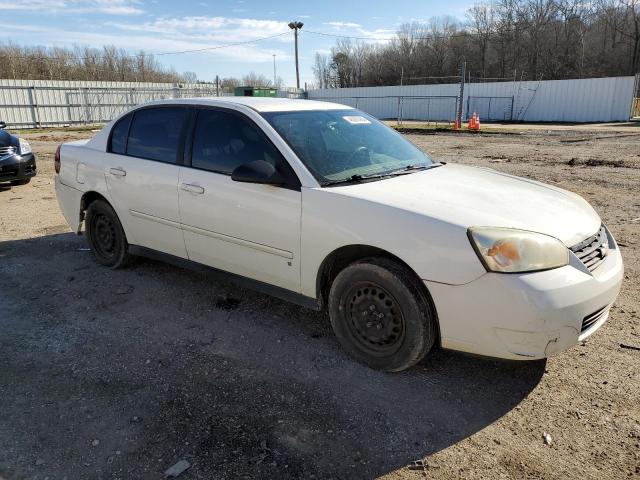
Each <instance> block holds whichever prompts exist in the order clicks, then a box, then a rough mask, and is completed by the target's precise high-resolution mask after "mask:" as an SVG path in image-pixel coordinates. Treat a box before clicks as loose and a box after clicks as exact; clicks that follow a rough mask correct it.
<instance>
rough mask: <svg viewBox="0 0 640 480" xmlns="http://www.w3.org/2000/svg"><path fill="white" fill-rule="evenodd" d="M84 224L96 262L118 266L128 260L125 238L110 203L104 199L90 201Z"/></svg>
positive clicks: (121, 265)
mask: <svg viewBox="0 0 640 480" xmlns="http://www.w3.org/2000/svg"><path fill="white" fill-rule="evenodd" d="M85 226H86V232H87V240H88V241H89V246H90V247H91V251H92V253H93V256H94V257H95V259H96V261H97V262H98V263H100V264H102V265H105V266H107V267H111V268H120V267H123V266H125V265H126V264H127V263H128V262H129V260H130V255H129V254H128V253H127V250H128V247H129V245H128V243H127V238H126V236H125V234H124V230H123V229H122V225H121V224H120V220H118V216H117V215H116V212H115V211H114V210H113V208H111V205H109V204H108V203H107V202H106V201H104V200H95V201H94V202H92V203H91V204H90V205H89V208H87V214H86V218H85Z"/></svg>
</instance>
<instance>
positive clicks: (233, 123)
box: [191, 109, 281, 175]
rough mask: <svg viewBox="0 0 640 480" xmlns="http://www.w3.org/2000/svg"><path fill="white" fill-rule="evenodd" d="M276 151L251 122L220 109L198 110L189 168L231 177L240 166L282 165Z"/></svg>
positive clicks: (278, 153)
mask: <svg viewBox="0 0 640 480" xmlns="http://www.w3.org/2000/svg"><path fill="white" fill-rule="evenodd" d="M280 158H281V155H280V152H278V150H276V148H275V147H274V146H273V145H272V144H271V142H269V141H268V139H266V138H265V136H264V134H263V133H262V132H261V131H260V130H259V128H258V127H257V126H256V125H254V124H253V123H252V122H250V121H248V120H247V119H245V118H243V117H242V116H241V115H238V114H235V113H231V112H225V111H222V110H214V109H202V110H199V111H198V116H197V119H196V125H195V130H194V134H193V147H192V153H191V166H192V167H193V168H198V169H201V170H207V171H210V172H216V173H222V174H225V175H231V173H232V172H233V171H234V170H235V169H236V168H237V167H239V166H240V165H242V164H245V163H249V162H253V161H255V160H264V161H266V162H268V163H270V164H272V165H273V166H274V167H275V166H276V165H277V164H279V163H280V162H281V160H280Z"/></svg>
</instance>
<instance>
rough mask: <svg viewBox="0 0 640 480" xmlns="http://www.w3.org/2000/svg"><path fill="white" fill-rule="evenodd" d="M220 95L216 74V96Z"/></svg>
mask: <svg viewBox="0 0 640 480" xmlns="http://www.w3.org/2000/svg"><path fill="white" fill-rule="evenodd" d="M219 96H220V77H218V75H216V97H219Z"/></svg>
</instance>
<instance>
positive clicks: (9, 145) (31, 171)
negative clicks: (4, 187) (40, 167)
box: [0, 122, 36, 185]
mask: <svg viewBox="0 0 640 480" xmlns="http://www.w3.org/2000/svg"><path fill="white" fill-rule="evenodd" d="M5 127H6V124H5V123H4V122H0V183H3V182H11V185H26V184H27V183H29V182H30V181H31V177H35V175H36V156H35V155H34V154H33V152H32V151H31V145H29V142H27V141H26V140H24V139H22V138H18V137H16V136H15V135H11V134H10V133H9V132H7V131H5V130H4V128H5Z"/></svg>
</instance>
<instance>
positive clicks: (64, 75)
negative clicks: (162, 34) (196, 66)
mask: <svg viewBox="0 0 640 480" xmlns="http://www.w3.org/2000/svg"><path fill="white" fill-rule="evenodd" d="M0 78H11V79H21V80H89V81H111V82H169V83H180V82H182V83H195V82H196V81H197V76H196V74H195V73H193V72H184V73H178V72H176V71H175V70H174V69H173V68H166V67H164V66H163V65H161V64H160V63H159V62H158V61H157V60H156V59H155V58H154V57H153V55H150V54H147V53H145V52H143V51H141V52H139V53H138V54H136V55H131V54H130V53H128V52H127V51H126V50H123V49H118V48H116V47H113V46H105V47H103V48H101V49H97V48H90V47H75V48H73V49H69V48H58V47H53V48H47V47H27V46H18V45H13V44H4V45H0Z"/></svg>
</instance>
